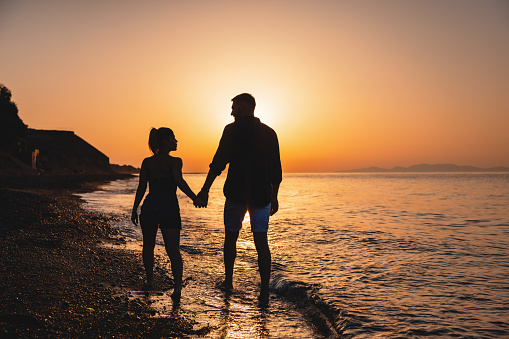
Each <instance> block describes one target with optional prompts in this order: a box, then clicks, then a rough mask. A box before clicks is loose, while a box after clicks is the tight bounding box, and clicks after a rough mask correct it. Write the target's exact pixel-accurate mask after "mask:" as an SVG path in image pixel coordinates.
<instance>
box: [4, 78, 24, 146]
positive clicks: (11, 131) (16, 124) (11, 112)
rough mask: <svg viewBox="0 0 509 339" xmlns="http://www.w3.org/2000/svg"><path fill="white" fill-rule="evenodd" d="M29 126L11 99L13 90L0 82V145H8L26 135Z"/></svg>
mask: <svg viewBox="0 0 509 339" xmlns="http://www.w3.org/2000/svg"><path fill="white" fill-rule="evenodd" d="M26 129H27V126H26V125H25V124H24V123H23V121H22V120H21V119H20V117H19V116H18V107H17V106H16V104H15V103H14V102H12V101H11V91H9V89H8V88H7V87H5V86H4V85H2V84H0V146H7V145H8V144H9V143H10V142H11V141H13V140H15V139H16V138H17V137H20V136H22V135H24V133H25V131H26Z"/></svg>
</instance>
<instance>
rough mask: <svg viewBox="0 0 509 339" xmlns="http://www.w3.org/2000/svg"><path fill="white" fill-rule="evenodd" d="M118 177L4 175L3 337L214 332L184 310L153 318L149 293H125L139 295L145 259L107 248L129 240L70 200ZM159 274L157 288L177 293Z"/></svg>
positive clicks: (0, 205)
mask: <svg viewBox="0 0 509 339" xmlns="http://www.w3.org/2000/svg"><path fill="white" fill-rule="evenodd" d="M119 177H122V176H121V175H102V176H66V177H63V176H60V177H48V176H45V177H0V258H1V259H0V337H13V338H16V337H23V338H38V337H58V338H63V337H130V338H137V337H155V338H159V337H169V338H173V337H176V338H181V337H184V338H185V337H188V336H190V335H198V336H199V335H202V334H206V333H207V332H208V331H209V329H208V328H207V327H202V328H200V327H199V326H198V327H197V326H196V323H195V322H194V321H193V320H192V319H186V318H183V317H182V315H181V314H179V313H178V312H175V314H174V315H171V312H170V315H169V316H166V317H154V315H155V311H154V309H153V308H151V307H150V299H149V298H143V293H137V295H139V296H140V297H137V298H132V297H131V298H129V297H128V296H127V295H129V294H130V292H129V291H140V290H141V286H142V284H143V281H144V272H143V267H142V262H141V254H140V253H139V252H138V251H129V250H127V249H126V250H119V249H118V246H113V247H117V248H115V249H114V248H110V247H109V246H104V245H105V244H116V245H120V244H122V242H123V241H125V240H123V238H122V237H120V236H118V232H117V231H116V230H113V229H112V228H111V227H110V226H109V225H108V223H107V219H106V218H105V217H103V216H101V215H97V214H93V213H91V212H88V211H85V210H83V209H82V208H81V207H80V201H79V199H78V198H77V197H76V196H73V195H72V193H73V192H83V191H89V190H93V189H94V188H96V187H97V185H98V184H100V183H101V182H104V181H105V180H111V179H117V178H119ZM155 274H156V284H155V286H156V289H157V288H158V287H157V286H160V287H159V288H161V287H162V286H164V287H165V289H168V288H171V285H172V281H171V279H170V278H169V277H168V276H167V275H166V274H164V272H163V271H161V270H156V272H155ZM155 292H156V293H157V292H158V291H157V290H156V291H155ZM161 292H162V291H161ZM152 293H154V292H152Z"/></svg>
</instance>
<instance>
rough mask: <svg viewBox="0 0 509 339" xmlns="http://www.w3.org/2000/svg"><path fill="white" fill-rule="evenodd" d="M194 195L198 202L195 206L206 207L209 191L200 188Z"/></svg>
mask: <svg viewBox="0 0 509 339" xmlns="http://www.w3.org/2000/svg"><path fill="white" fill-rule="evenodd" d="M196 197H197V200H198V203H197V204H195V206H196V207H198V208H201V207H207V205H208V203H209V191H204V190H201V191H200V192H199V193H198V195H197V196H196Z"/></svg>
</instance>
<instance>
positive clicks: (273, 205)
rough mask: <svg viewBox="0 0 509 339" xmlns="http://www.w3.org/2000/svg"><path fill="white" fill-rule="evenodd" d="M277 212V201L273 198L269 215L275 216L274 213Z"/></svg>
mask: <svg viewBox="0 0 509 339" xmlns="http://www.w3.org/2000/svg"><path fill="white" fill-rule="evenodd" d="M278 210H279V201H278V200H277V197H273V198H272V201H271V202H270V215H274V214H276V212H277V211H278Z"/></svg>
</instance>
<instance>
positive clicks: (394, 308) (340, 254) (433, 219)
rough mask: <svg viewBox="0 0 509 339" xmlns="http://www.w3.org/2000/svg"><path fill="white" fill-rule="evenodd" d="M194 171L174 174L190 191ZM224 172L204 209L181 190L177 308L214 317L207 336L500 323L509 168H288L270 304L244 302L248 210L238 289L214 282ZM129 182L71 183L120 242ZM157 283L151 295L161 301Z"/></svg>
mask: <svg viewBox="0 0 509 339" xmlns="http://www.w3.org/2000/svg"><path fill="white" fill-rule="evenodd" d="M204 178H205V176H204V175H186V176H185V179H186V180H187V182H188V183H189V185H190V186H191V188H193V189H194V190H195V191H196V190H198V189H199V188H200V187H201V185H202V183H203V181H204ZM222 180H224V176H222V177H220V178H218V179H217V180H216V182H215V183H214V185H213V187H212V190H211V198H210V202H209V207H208V208H207V209H206V210H205V209H195V208H194V207H193V206H192V203H191V201H190V200H189V199H188V198H187V197H185V196H184V195H183V194H181V193H179V200H180V205H181V214H182V220H183V225H184V226H183V231H182V249H183V256H184V269H185V272H184V276H185V278H186V286H185V288H184V291H183V300H182V306H181V308H180V309H179V310H178V312H181V313H182V314H185V315H187V316H190V317H192V318H194V319H196V320H197V322H198V323H199V324H200V325H201V326H204V325H207V324H209V325H210V326H212V327H213V329H214V330H213V331H212V332H211V333H210V334H209V335H208V337H211V338H287V337H288V338H329V337H344V338H408V337H417V338H421V337H461V338H465V337H471V338H500V337H509V249H508V245H509V212H508V211H509V209H508V206H509V174H475V173H473V174H309V175H308V174H286V175H285V176H284V179H283V183H282V186H281V190H280V205H281V206H280V211H279V212H278V213H277V214H276V215H275V216H274V217H273V218H272V219H271V224H270V228H269V241H270V244H271V249H272V256H273V267H274V270H273V277H272V284H271V288H272V294H271V303H270V306H269V308H268V309H260V308H259V307H258V306H257V305H256V296H257V291H258V286H257V283H258V279H259V278H258V275H257V271H256V251H255V250H254V246H253V243H252V240H251V234H250V232H249V231H248V230H249V227H248V226H247V224H246V226H247V227H246V228H244V230H243V231H242V232H241V237H240V239H239V243H238V252H239V253H238V258H237V263H236V272H235V279H236V280H235V285H236V288H237V291H236V292H235V293H234V294H233V295H232V296H230V297H228V296H225V295H224V294H222V292H221V291H219V290H217V289H216V288H215V287H214V285H215V283H216V282H218V281H220V280H221V277H222V272H223V268H222V251H221V248H222V234H223V226H222V205H223V203H224V198H223V195H222V183H223V182H222ZM136 185H137V179H135V180H131V181H117V182H113V183H110V184H108V185H106V186H105V187H104V188H103V191H98V192H93V193H89V194H85V195H83V197H84V199H85V200H86V201H87V202H88V203H87V204H86V206H87V207H88V208H90V209H93V210H96V211H99V212H101V213H104V214H107V215H110V216H114V217H115V220H113V221H112V223H113V226H115V227H118V228H119V229H120V230H121V232H122V234H123V235H125V236H126V237H128V238H129V239H130V242H131V243H132V244H139V240H140V239H141V234H140V231H139V230H138V229H137V228H135V227H134V226H132V225H131V224H130V222H129V220H128V216H129V215H130V208H131V206H132V202H133V199H134V191H135V189H136ZM159 256H160V258H161V259H163V265H165V267H168V261H167V260H166V259H165V256H164V254H163V252H162V251H160V252H159ZM168 274H170V271H169V268H168ZM169 293H171V290H170V291H168V293H163V294H162V295H159V296H155V297H154V300H153V302H154V306H155V307H156V308H158V309H159V311H160V312H161V314H162V315H164V312H165V310H166V309H168V308H166V309H165V307H166V306H168V299H169V297H168V295H169Z"/></svg>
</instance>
